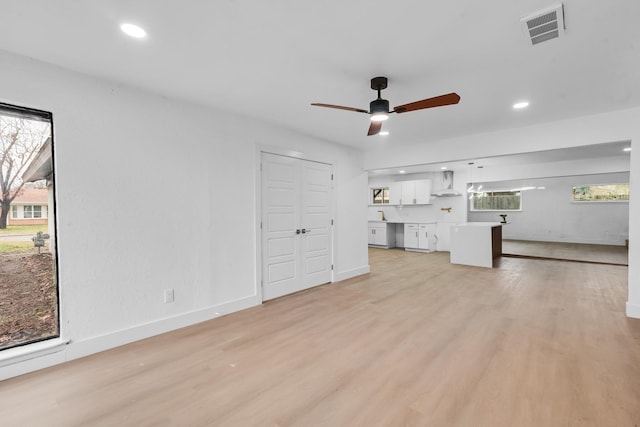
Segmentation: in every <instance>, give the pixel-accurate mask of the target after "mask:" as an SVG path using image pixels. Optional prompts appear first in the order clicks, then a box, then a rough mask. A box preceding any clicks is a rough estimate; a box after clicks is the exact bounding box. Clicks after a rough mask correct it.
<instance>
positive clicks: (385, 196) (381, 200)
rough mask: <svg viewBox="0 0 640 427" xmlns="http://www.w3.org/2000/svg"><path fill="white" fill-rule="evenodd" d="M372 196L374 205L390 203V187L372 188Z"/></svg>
mask: <svg viewBox="0 0 640 427" xmlns="http://www.w3.org/2000/svg"><path fill="white" fill-rule="evenodd" d="M371 196H372V200H373V204H374V205H387V204H389V188H388V187H382V188H372V189H371Z"/></svg>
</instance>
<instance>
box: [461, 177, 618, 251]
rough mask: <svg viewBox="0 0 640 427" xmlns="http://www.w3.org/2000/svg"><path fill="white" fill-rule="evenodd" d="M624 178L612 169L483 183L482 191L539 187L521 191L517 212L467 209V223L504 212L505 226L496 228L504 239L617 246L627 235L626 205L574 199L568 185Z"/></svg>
mask: <svg viewBox="0 0 640 427" xmlns="http://www.w3.org/2000/svg"><path fill="white" fill-rule="evenodd" d="M628 182H629V173H615V174H599V175H579V176H569V177H558V178H536V179H527V180H511V181H499V182H493V183H483V184H484V188H485V189H509V188H521V187H526V186H535V187H545V189H544V190H529V191H523V192H522V210H521V211H511V212H507V211H500V212H473V211H472V212H469V214H468V218H469V221H473V222H485V221H500V217H499V216H498V215H499V214H501V213H506V214H507V221H508V223H509V224H508V225H506V226H504V227H502V237H503V238H505V239H518V240H538V241H544V242H566V243H589V244H600V245H620V246H623V245H624V244H625V240H626V239H627V238H628V236H629V203H628V202H598V203H584V202H583V203H574V202H572V201H571V189H572V187H574V186H580V185H585V184H614V183H616V184H619V183H628ZM478 184H481V183H478Z"/></svg>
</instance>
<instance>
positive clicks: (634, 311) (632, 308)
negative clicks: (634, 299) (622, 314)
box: [627, 301, 640, 319]
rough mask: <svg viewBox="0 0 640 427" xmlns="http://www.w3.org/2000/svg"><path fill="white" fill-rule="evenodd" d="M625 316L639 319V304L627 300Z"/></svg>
mask: <svg viewBox="0 0 640 427" xmlns="http://www.w3.org/2000/svg"><path fill="white" fill-rule="evenodd" d="M627 317H633V318H634V319H640V305H639V304H631V303H630V302H628V301H627Z"/></svg>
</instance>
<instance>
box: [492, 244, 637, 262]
mask: <svg viewBox="0 0 640 427" xmlns="http://www.w3.org/2000/svg"><path fill="white" fill-rule="evenodd" d="M502 253H504V254H515V255H524V256H532V257H543V258H544V257H546V258H557V259H565V260H575V261H583V262H601V263H611V264H622V265H629V249H628V248H627V247H626V246H612V245H585V244H581V243H560V242H536V241H531V240H506V239H505V240H503V241H502Z"/></svg>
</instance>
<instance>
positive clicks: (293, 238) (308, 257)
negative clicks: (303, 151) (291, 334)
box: [261, 153, 333, 301]
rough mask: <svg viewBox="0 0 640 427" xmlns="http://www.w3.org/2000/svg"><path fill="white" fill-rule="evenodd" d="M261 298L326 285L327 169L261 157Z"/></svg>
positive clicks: (328, 243)
mask: <svg viewBox="0 0 640 427" xmlns="http://www.w3.org/2000/svg"><path fill="white" fill-rule="evenodd" d="M261 187H262V188H261V190H262V191H261V196H262V200H261V205H262V206H261V207H262V210H261V212H262V218H261V230H262V236H261V239H262V298H263V300H265V301H266V300H269V299H273V298H277V297H280V296H283V295H287V294H290V293H293V292H297V291H301V290H303V289H307V288H310V287H313V286H317V285H320V284H324V283H328V282H331V280H332V268H333V267H332V262H333V261H332V259H333V239H332V222H333V220H332V215H331V213H332V209H331V206H332V197H333V175H332V166H331V165H330V164H326V163H320V162H315V161H310V160H302V159H298V158H293V157H287V156H281V155H276V154H271V153H262V154H261Z"/></svg>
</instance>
